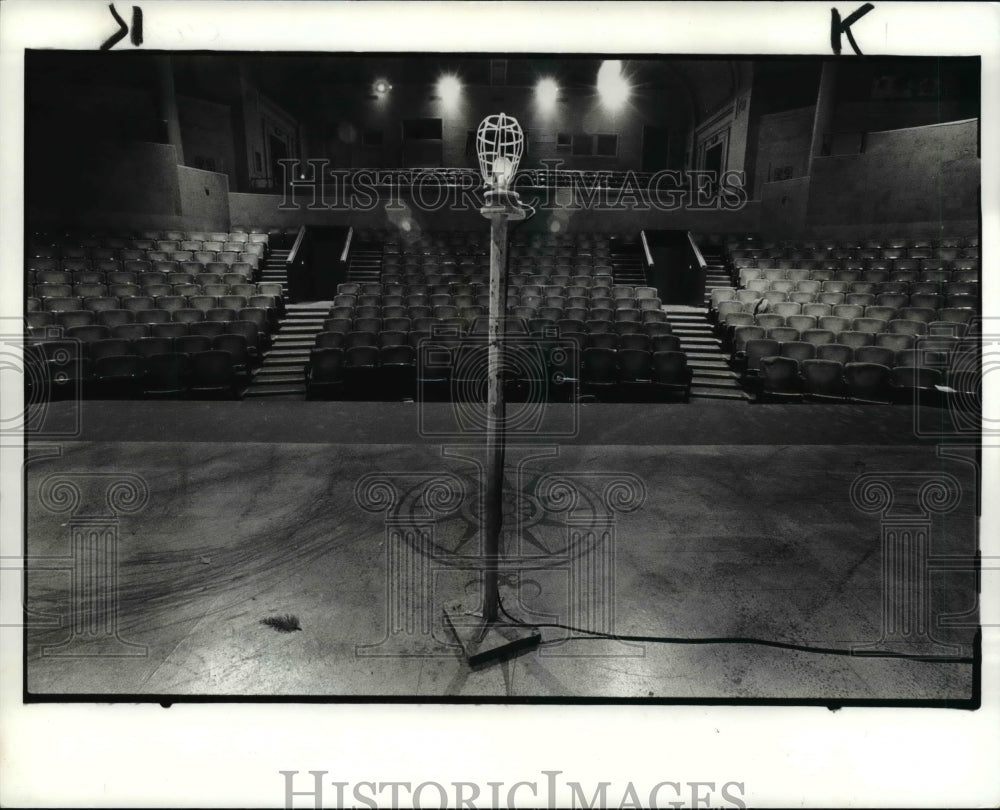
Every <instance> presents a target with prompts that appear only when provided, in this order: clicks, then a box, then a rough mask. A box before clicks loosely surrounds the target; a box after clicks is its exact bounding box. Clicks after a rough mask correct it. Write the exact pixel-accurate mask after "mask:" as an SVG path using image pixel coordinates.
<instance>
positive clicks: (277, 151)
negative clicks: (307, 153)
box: [267, 135, 288, 188]
mask: <svg viewBox="0 0 1000 810" xmlns="http://www.w3.org/2000/svg"><path fill="white" fill-rule="evenodd" d="M267 148H268V153H269V154H270V157H271V188H278V187H279V186H280V185H281V184H282V183H284V182H285V174H284V169H282V167H281V163H279V162H278V161H281V160H284V159H285V158H287V157H288V144H286V143H285V142H284V141H283V140H281V139H280V138H278V137H276V136H274V135H268V136H267Z"/></svg>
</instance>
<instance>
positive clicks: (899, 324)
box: [887, 318, 927, 335]
mask: <svg viewBox="0 0 1000 810" xmlns="http://www.w3.org/2000/svg"><path fill="white" fill-rule="evenodd" d="M887 327H888V328H887V331H889V332H892V333H894V334H897V335H925V334H927V324H926V323H923V322H922V321H911V320H902V319H899V318H897V319H895V320H891V321H889V323H888V324H887Z"/></svg>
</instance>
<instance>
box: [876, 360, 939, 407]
mask: <svg viewBox="0 0 1000 810" xmlns="http://www.w3.org/2000/svg"><path fill="white" fill-rule="evenodd" d="M943 382H944V375H943V373H942V372H941V371H940V370H939V369H936V368H927V367H913V366H897V367H896V368H893V369H892V372H891V374H890V376H889V389H890V393H891V394H892V395H893V398H894V399H896V401H898V402H917V403H924V404H926V403H929V402H936V401H937V399H938V396H937V389H936V387H935V386H939V385H941V384H942V383H943Z"/></svg>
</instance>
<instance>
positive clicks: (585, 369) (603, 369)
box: [580, 349, 618, 399]
mask: <svg viewBox="0 0 1000 810" xmlns="http://www.w3.org/2000/svg"><path fill="white" fill-rule="evenodd" d="M580 381H581V385H582V388H583V391H584V393H587V394H592V395H595V396H598V397H600V398H602V399H610V398H612V395H613V394H614V390H615V387H616V385H617V382H618V372H617V363H616V358H615V352H614V351H613V350H611V349H584V350H583V354H582V364H581V372H580Z"/></svg>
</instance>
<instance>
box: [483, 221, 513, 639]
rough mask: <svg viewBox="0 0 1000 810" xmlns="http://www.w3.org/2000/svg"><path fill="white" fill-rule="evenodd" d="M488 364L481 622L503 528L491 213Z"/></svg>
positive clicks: (489, 605)
mask: <svg viewBox="0 0 1000 810" xmlns="http://www.w3.org/2000/svg"><path fill="white" fill-rule="evenodd" d="M489 216H490V311H489V361H488V363H489V364H488V370H487V374H488V379H487V392H486V560H485V562H486V564H485V566H484V568H483V579H484V583H483V585H484V587H483V591H484V592H483V621H484V622H487V623H488V622H494V621H496V619H497V612H498V611H497V609H498V606H499V602H500V598H499V577H500V573H499V570H498V568H499V561H500V531H501V529H502V527H503V466H504V399H503V340H504V321H505V317H506V310H507V273H506V269H507V215H506V212H503V211H502V210H501V211H498V212H496V213H492V212H491V213H490V215H489Z"/></svg>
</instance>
